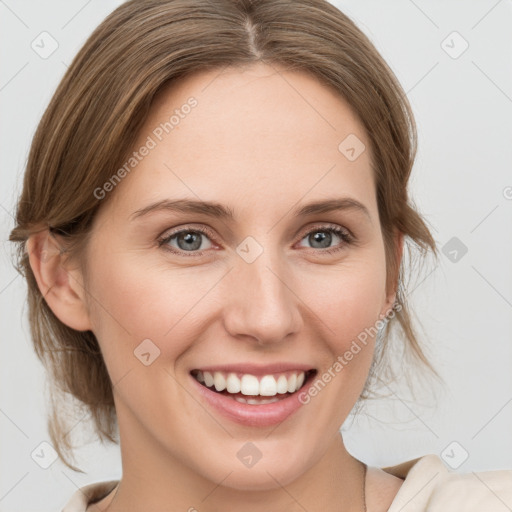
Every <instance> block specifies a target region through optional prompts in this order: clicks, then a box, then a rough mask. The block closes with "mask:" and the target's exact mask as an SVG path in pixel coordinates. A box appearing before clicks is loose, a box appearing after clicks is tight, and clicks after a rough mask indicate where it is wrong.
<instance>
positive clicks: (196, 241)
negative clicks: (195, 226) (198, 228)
mask: <svg viewBox="0 0 512 512" xmlns="http://www.w3.org/2000/svg"><path fill="white" fill-rule="evenodd" d="M177 241H178V245H180V249H185V250H194V249H199V247H201V235H199V234H197V233H191V232H189V233H185V234H181V235H179V236H178V240H177ZM181 241H184V242H185V246H184V247H182V246H181V244H180V242H181Z"/></svg>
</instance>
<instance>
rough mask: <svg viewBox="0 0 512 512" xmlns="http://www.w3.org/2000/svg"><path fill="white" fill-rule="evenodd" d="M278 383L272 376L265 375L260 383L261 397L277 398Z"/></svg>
mask: <svg viewBox="0 0 512 512" xmlns="http://www.w3.org/2000/svg"><path fill="white" fill-rule="evenodd" d="M276 394H277V382H276V379H274V377H273V376H272V375H265V377H263V378H262V379H261V381H260V395H261V396H276Z"/></svg>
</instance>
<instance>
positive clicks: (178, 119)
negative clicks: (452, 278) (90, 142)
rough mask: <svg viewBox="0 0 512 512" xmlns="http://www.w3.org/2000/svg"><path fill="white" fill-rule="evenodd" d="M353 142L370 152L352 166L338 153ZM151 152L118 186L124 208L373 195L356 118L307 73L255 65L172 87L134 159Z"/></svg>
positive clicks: (161, 97) (157, 104) (156, 105)
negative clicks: (148, 203)
mask: <svg viewBox="0 0 512 512" xmlns="http://www.w3.org/2000/svg"><path fill="white" fill-rule="evenodd" d="M192 105H193V106H192ZM354 137H355V139H354ZM345 140H349V141H356V144H359V146H358V147H357V148H356V149H357V150H358V151H360V150H361V148H364V147H365V148H366V149H365V150H364V151H363V152H362V153H361V154H360V155H359V157H358V158H357V159H355V160H351V159H348V158H347V156H346V154H345V153H343V151H341V150H340V143H343V141H345ZM144 145H150V146H151V150H150V151H149V152H148V154H147V155H146V156H144V157H143V158H142V159H141V160H140V161H139V162H138V163H137V165H136V167H135V168H134V169H133V171H131V172H130V173H129V176H128V177H127V178H125V179H124V180H123V182H122V183H121V184H120V185H119V186H118V188H122V189H123V192H122V193H121V194H120V198H119V199H120V200H121V201H122V202H123V203H124V204H125V205H134V204H135V203H137V204H140V203H141V201H143V199H151V200H155V199H158V198H159V197H160V196H162V197H163V196H165V197H169V196H173V195H178V196H183V195H186V196H187V197H193V196H196V197H195V198H196V199H197V198H198V197H199V198H201V199H205V200H207V199H213V200H215V199H219V197H213V196H214V195H218V194H221V195H223V196H226V195H228V196H229V195H231V197H232V200H236V199H239V200H244V201H246V200H249V199H250V200H256V198H257V197H260V198H261V196H258V194H264V196H265V198H266V199H269V198H271V197H272V196H275V200H276V201H279V200H280V199H281V200H283V198H284V199H285V198H286V197H288V198H289V199H290V200H292V199H293V198H295V199H294V201H296V200H297V199H299V198H300V197H301V196H304V194H305V193H311V194H317V196H318V194H320V195H322V194H328V193H329V192H332V191H333V189H337V190H339V192H340V193H343V192H346V193H351V194H353V195H358V197H359V199H361V200H367V201H368V200H370V199H371V197H372V196H373V195H374V188H373V173H372V170H371V160H370V159H371V157H370V147H369V141H368V139H367V135H366V132H365V130H364V128H363V127H362V125H361V123H360V122H359V120H358V118H357V115H356V114H355V113H354V112H353V110H352V109H351V107H350V106H349V105H348V104H347V103H346V102H345V101H344V100H343V98H341V97H340V96H339V95H338V94H336V92H335V91H334V90H333V89H331V88H329V87H326V86H325V85H323V84H321V83H320V82H319V81H318V79H317V78H316V77H314V76H312V75H310V74H308V73H306V72H304V71H285V70H284V69H283V68H281V67H278V66H274V65H272V66H268V65H264V64H256V65H251V66H247V67H242V68H227V69H215V70H209V71H203V72H198V73H195V74H193V75H190V76H188V77H186V78H183V79H181V80H179V81H178V82H174V83H173V84H171V85H170V86H167V87H166V88H164V89H163V90H162V91H161V92H160V93H159V94H158V95H157V97H156V98H155V100H154V102H153V104H152V108H151V110H150V113H149V115H148V117H147V119H146V121H145V123H144V126H143V127H142V129H141V130H140V133H139V136H138V139H137V142H136V144H135V147H134V150H135V151H136V150H137V149H138V148H141V147H143V146H144ZM342 149H343V144H342ZM235 191H236V195H235V194H233V192H235ZM308 191H309V192H308ZM117 192H121V190H118V191H117ZM230 193H231V194H230ZM223 198H224V197H223Z"/></svg>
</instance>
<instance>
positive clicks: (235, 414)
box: [190, 374, 314, 427]
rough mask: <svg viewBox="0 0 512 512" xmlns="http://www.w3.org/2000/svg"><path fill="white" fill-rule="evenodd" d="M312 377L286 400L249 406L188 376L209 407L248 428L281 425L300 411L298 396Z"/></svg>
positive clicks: (308, 384) (305, 389) (300, 403)
mask: <svg viewBox="0 0 512 512" xmlns="http://www.w3.org/2000/svg"><path fill="white" fill-rule="evenodd" d="M313 377H314V374H311V375H309V377H308V378H307V380H306V382H305V384H304V385H303V386H302V387H301V388H300V390H299V391H296V392H295V393H294V394H293V395H289V396H288V397H287V398H283V399H282V400H279V402H273V403H271V404H262V405H250V404H243V403H240V402H237V401H236V400H234V399H233V398H229V397H228V396H226V395H223V394H221V393H216V392H215V391H211V390H210V389H208V388H207V387H206V386H203V385H202V384H201V383H200V382H198V381H197V380H196V379H195V378H194V377H192V375H190V378H191V379H192V381H193V382H194V385H195V387H196V389H197V390H198V391H199V393H200V395H201V396H202V397H203V399H204V401H206V402H207V403H208V405H209V406H211V407H213V408H214V409H216V410H217V411H218V412H219V413H220V414H222V415H223V416H225V417H226V418H228V419H230V420H232V421H234V422H236V423H240V424H241V425H246V426H249V427H269V426H272V425H275V424H277V423H281V422H283V421H284V420H285V419H286V418H288V416H290V415H291V414H293V413H294V412H295V411H297V410H298V409H300V407H301V406H302V405H304V404H303V403H302V402H300V401H299V394H302V393H304V392H305V391H307V389H308V388H309V386H310V385H311V383H312V380H313Z"/></svg>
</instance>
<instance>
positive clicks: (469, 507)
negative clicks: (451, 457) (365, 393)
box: [62, 454, 512, 512]
mask: <svg viewBox="0 0 512 512" xmlns="http://www.w3.org/2000/svg"><path fill="white" fill-rule="evenodd" d="M381 469H382V470H383V471H386V472H387V473H390V474H392V475H394V476H396V477H398V478H401V479H402V480H404V483H403V484H402V486H401V487H400V490H399V491H398V493H397V495H396V496H395V499H394V500H393V503H392V504H391V506H390V508H389V509H388V512H427V511H428V512H510V511H511V510H512V470H498V471H485V472H479V473H455V472H452V471H449V470H448V469H447V467H446V466H445V465H444V463H443V461H442V460H441V459H440V458H439V457H438V456H437V455H433V454H429V455H424V456H423V457H419V458H417V459H413V460H409V461H407V462H403V463H402V464H398V465H396V466H390V467H387V468H381ZM117 484H118V481H117V480H112V481H109V482H98V483H95V484H90V485H86V486H85V487H82V488H80V489H78V490H77V491H76V492H75V493H74V494H73V495H72V496H71V499H70V500H69V501H68V503H67V504H66V506H65V507H64V508H63V509H62V512H85V510H86V508H87V506H88V505H91V504H93V503H96V502H98V501H100V500H101V499H103V498H104V497H105V496H106V495H107V494H109V493H110V492H111V491H112V490H113V489H114V487H115V486H116V485H117Z"/></svg>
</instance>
